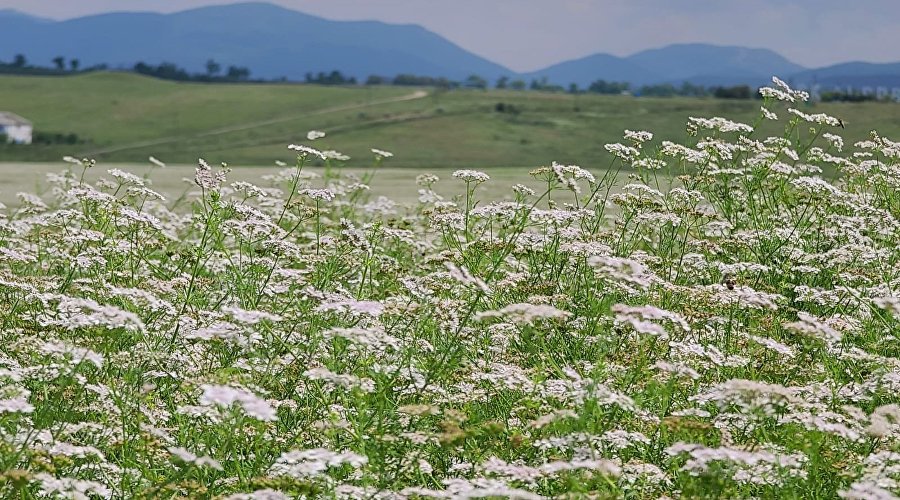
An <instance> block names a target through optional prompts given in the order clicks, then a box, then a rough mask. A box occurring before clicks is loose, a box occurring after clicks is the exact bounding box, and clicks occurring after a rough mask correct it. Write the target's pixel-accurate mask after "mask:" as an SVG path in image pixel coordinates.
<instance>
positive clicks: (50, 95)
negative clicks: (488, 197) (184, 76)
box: [0, 72, 900, 170]
mask: <svg viewBox="0 0 900 500" xmlns="http://www.w3.org/2000/svg"><path fill="white" fill-rule="evenodd" d="M426 92H427V93H426ZM500 103H503V104H504V106H503V107H500V106H498V104H500ZM0 109H3V110H10V111H13V112H15V113H17V114H20V115H22V116H24V117H26V118H28V119H29V120H31V121H32V122H33V123H34V127H35V132H36V133H38V132H39V133H52V134H76V135H77V137H78V138H79V139H80V140H82V141H84V142H80V143H77V144H63V143H53V144H35V145H32V146H20V145H0V162H8V161H59V159H60V158H62V157H63V156H64V155H72V156H77V157H90V158H95V159H97V160H98V161H100V162H101V163H104V164H107V163H109V162H139V163H145V162H146V160H147V157H148V156H150V155H153V156H155V157H157V158H160V159H162V160H163V161H166V162H168V163H172V164H177V163H186V164H189V163H192V162H195V161H196V160H197V158H198V157H203V158H205V159H207V160H209V161H210V162H220V161H225V162H228V163H229V164H232V165H256V166H265V165H272V164H273V162H274V161H275V160H283V161H291V157H292V154H291V152H290V151H289V150H288V149H287V148H286V146H287V145H288V144H291V143H305V142H306V133H307V131H309V130H313V129H315V130H322V131H325V132H326V133H327V134H328V135H327V137H325V138H324V139H320V140H318V141H316V142H315V143H314V146H315V147H317V148H320V149H332V148H334V149H337V150H339V151H341V152H343V153H346V154H348V155H350V156H351V157H353V159H354V160H353V161H352V162H351V164H353V165H360V162H362V164H363V165H365V164H367V163H366V162H367V161H368V159H369V158H370V157H371V152H370V148H372V147H376V148H380V149H385V150H388V151H392V152H394V153H396V157H394V158H391V159H390V161H389V165H390V166H392V167H411V168H417V169H419V168H426V167H427V168H432V167H453V168H488V167H491V166H521V167H523V168H525V169H526V170H527V169H530V168H533V167H535V166H538V165H546V164H549V163H550V162H551V161H554V160H555V161H559V162H563V163H575V164H580V165H582V166H584V167H600V166H604V165H608V164H609V161H610V156H609V153H607V151H606V150H605V149H604V147H603V145H604V144H606V143H609V142H618V141H620V140H621V137H622V132H623V130H625V129H630V130H650V131H653V132H654V134H655V138H654V141H655V144H658V143H659V141H662V140H673V141H674V140H684V139H685V133H686V132H685V123H686V121H687V119H688V117H689V116H728V117H729V118H732V119H734V120H737V121H741V122H744V123H754V121H755V120H756V119H758V117H759V102H758V101H756V100H729V99H712V98H705V99H698V98H681V97H674V98H651V97H641V98H638V97H633V96H622V95H615V96H607V95H595V94H574V95H573V94H565V93H552V92H519V91H512V90H505V91H504V90H488V91H485V92H482V91H478V90H468V89H459V90H450V91H447V92H433V91H432V90H431V89H428V90H426V91H422V90H419V89H414V88H409V87H397V86H375V87H372V86H369V87H361V86H359V87H338V86H320V85H293V84H269V85H256V84H232V85H209V84H201V83H180V82H171V81H164V80H158V79H154V78H148V77H143V76H139V75H134V74H129V73H103V72H96V73H89V74H82V75H76V76H65V77H58V76H54V77H50V76H44V77H37V76H0ZM804 109H808V112H823V113H828V114H831V115H835V116H840V117H841V118H842V119H843V120H844V121H845V122H846V123H847V128H846V129H841V130H840V133H841V135H842V136H843V137H844V138H845V140H846V141H847V143H853V142H855V141H858V140H863V139H865V138H867V137H868V136H869V131H870V130H871V129H872V128H874V129H877V130H879V132H881V133H882V134H883V135H884V136H885V137H889V138H892V139H895V140H896V138H898V137H900V123H898V122H897V120H896V117H897V116H898V114H897V113H898V110H900V104H895V103H872V102H869V103H854V104H847V103H814V104H810V105H809V107H808V108H804ZM779 113H782V112H781V111H779ZM783 116H784V115H783ZM783 131H784V121H780V122H768V121H767V122H763V123H762V124H760V136H761V137H765V136H766V135H773V134H774V135H781V134H782V133H783ZM650 147H652V146H650V145H648V148H650Z"/></svg>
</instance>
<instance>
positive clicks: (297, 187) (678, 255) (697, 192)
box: [0, 79, 900, 500]
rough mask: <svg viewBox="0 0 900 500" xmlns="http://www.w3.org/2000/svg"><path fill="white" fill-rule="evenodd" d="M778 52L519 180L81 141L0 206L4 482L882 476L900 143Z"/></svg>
mask: <svg viewBox="0 0 900 500" xmlns="http://www.w3.org/2000/svg"><path fill="white" fill-rule="evenodd" d="M773 81H774V84H773V86H772V87H770V88H764V89H762V94H763V97H764V99H763V100H762V101H760V102H762V103H763V107H762V108H761V109H760V114H759V118H758V120H759V122H757V123H753V124H745V123H737V122H733V121H730V120H728V119H725V118H720V117H716V118H691V119H690V120H689V122H688V124H687V130H688V140H687V141H685V143H684V144H676V143H672V142H664V143H663V144H662V146H661V147H659V148H650V147H648V146H644V145H645V144H646V143H647V142H648V141H650V140H651V139H652V134H651V133H649V132H643V131H625V135H624V139H623V140H622V142H621V143H615V144H608V145H606V150H607V151H608V152H609V153H610V159H611V163H610V165H608V166H604V168H603V169H602V170H601V169H596V170H595V169H588V168H581V167H577V166H571V165H559V164H555V163H554V164H552V165H549V166H544V167H539V168H536V169H534V170H533V171H532V172H531V175H532V176H533V177H534V179H535V182H533V183H531V184H529V186H525V185H514V186H510V188H509V190H508V193H509V194H508V196H507V198H506V200H505V201H489V200H482V199H480V198H479V194H480V192H481V191H482V189H483V187H484V186H485V185H486V183H491V182H494V181H492V180H491V179H490V178H489V176H488V175H487V174H485V173H482V172H479V171H475V170H459V171H456V172H455V173H454V174H453V175H452V178H444V179H438V178H437V177H436V176H434V175H430V174H427V173H421V174H420V175H419V176H418V178H417V184H418V185H419V192H418V201H417V202H416V203H411V204H399V203H396V202H394V201H392V200H390V199H388V198H385V197H375V196H371V195H370V194H369V193H368V191H367V183H369V182H371V180H372V178H373V176H377V175H378V167H379V166H380V165H382V164H383V163H385V164H387V163H389V162H390V158H391V156H392V154H391V153H389V152H386V151H380V150H377V149H373V150H372V153H373V155H374V158H375V160H374V166H373V167H372V168H371V169H368V170H367V171H366V172H365V173H364V174H363V175H361V176H356V175H347V174H345V173H342V171H341V168H340V166H341V165H342V164H343V163H344V162H345V161H346V157H344V156H343V155H341V154H340V153H337V152H334V151H320V150H319V149H317V148H316V147H315V146H316V145H317V144H318V143H321V136H322V134H321V133H319V132H315V131H313V132H310V134H309V135H308V137H307V139H308V140H307V141H305V142H304V144H296V145H291V146H290V148H291V149H292V150H293V151H294V152H295V153H296V154H297V163H296V165H295V166H290V167H289V166H285V169H284V170H283V171H282V172H281V173H279V174H277V175H267V176H265V178H262V179H260V182H259V183H256V184H251V183H248V182H243V181H241V182H231V181H229V179H228V171H227V168H225V167H224V166H222V167H219V166H211V165H208V164H207V163H206V162H204V161H203V160H200V162H199V166H198V167H197V170H196V176H195V178H194V179H192V180H191V181H192V188H190V189H189V190H187V191H185V192H184V193H177V192H176V193H158V192H156V191H154V189H153V185H152V184H151V183H150V181H149V180H148V179H147V178H146V177H140V176H136V175H134V174H130V173H128V172H124V171H121V170H117V169H111V170H109V171H108V174H109V175H108V177H105V178H104V179H103V180H101V181H98V182H94V183H89V182H86V181H85V180H84V172H85V171H87V170H88V169H99V168H101V167H100V166H97V165H95V164H94V162H93V161H91V160H88V159H84V160H79V159H74V158H69V159H68V160H69V162H70V166H69V168H68V170H66V171H65V172H63V173H61V174H59V175H52V176H49V178H48V179H47V183H48V186H49V188H50V189H49V190H48V194H46V195H43V196H40V197H39V196H37V195H35V194H29V193H20V194H19V201H20V203H19V204H17V205H16V206H10V207H0V324H2V328H0V341H2V345H3V349H2V350H0V497H2V498H219V499H223V498H227V499H234V500H238V499H267V500H270V499H282V498H297V497H307V498H376V499H395V498H396V499H401V498H485V497H493V498H519V499H532V498H545V497H546V498H666V497H669V498H682V497H687V498H698V497H708V498H747V497H754V498H834V497H836V496H841V497H843V498H852V499H856V498H858V499H863V498H867V499H868V498H879V499H880V498H893V497H894V496H893V495H894V494H895V493H900V406H898V399H900V398H898V392H900V358H898V356H900V338H898V333H900V291H898V287H900V263H898V260H900V250H898V242H900V223H898V218H900V142H892V141H890V140H889V139H887V138H885V137H881V136H880V135H878V133H876V132H872V134H871V138H870V139H869V140H867V141H862V142H858V143H856V144H844V141H843V139H842V138H841V137H840V135H839V133H840V131H841V129H842V127H843V123H842V121H841V120H840V119H839V118H836V117H831V116H827V115H824V114H808V113H806V112H804V111H803V110H802V109H805V104H804V101H806V100H807V99H808V96H807V95H806V94H805V93H804V92H802V91H796V90H792V89H790V88H789V87H788V86H787V85H786V84H784V83H783V82H781V81H780V80H778V79H774V80H773ZM763 120H778V121H780V122H783V124H784V134H783V135H782V136H779V137H763V136H760V135H759V134H757V133H756V132H755V130H756V128H757V127H758V125H759V123H761V122H762V121H763ZM397 153H398V154H402V152H397ZM351 162H352V160H351ZM322 163H324V164H325V165H326V169H325V171H324V173H323V174H322V175H312V174H310V173H309V172H308V170H306V169H305V167H309V166H310V165H314V164H315V165H318V164H322ZM158 168H159V169H160V170H157V173H159V172H164V170H161V169H163V168H164V165H162V164H161V163H159V165H158ZM417 173H419V172H411V174H410V175H415V174H417ZM446 183H453V184H455V185H456V186H458V187H459V190H460V192H462V193H464V194H462V195H460V196H458V197H455V198H453V199H450V198H448V197H446V196H441V195H439V194H438V193H437V192H436V186H438V185H441V184H446ZM534 186H540V188H539V189H534Z"/></svg>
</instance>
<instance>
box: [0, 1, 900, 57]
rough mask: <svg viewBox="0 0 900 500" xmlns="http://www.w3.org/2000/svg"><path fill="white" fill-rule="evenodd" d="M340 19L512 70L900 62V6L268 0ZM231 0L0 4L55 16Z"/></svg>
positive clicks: (180, 7) (176, 7)
mask: <svg viewBox="0 0 900 500" xmlns="http://www.w3.org/2000/svg"><path fill="white" fill-rule="evenodd" d="M270 1H271V2H272V3H277V4H280V5H283V6H285V7H289V8H292V9H295V10H299V11H303V12H306V13H309V14H314V15H318V16H322V17H326V18H329V19H337V20H380V21H385V22H389V23H415V24H419V25H422V26H424V27H426V28H428V29H430V30H431V31H434V32H435V33H438V34H440V35H442V36H444V37H446V38H448V39H449V40H451V41H453V42H454V43H456V44H458V45H460V46H462V47H463V48H465V49H467V50H470V51H472V52H475V53H476V54H479V55H481V56H484V57H487V58H488V59H491V60H493V61H495V62H498V63H500V64H503V65H506V66H508V67H509V68H511V69H513V70H516V71H529V70H536V69H539V68H541V67H544V66H547V65H549V64H553V63H556V62H560V61H563V60H567V59H574V58H577V57H582V56H586V55H589V54H593V53H597V52H607V53H610V54H615V55H619V56H623V55H630V54H633V53H634V52H637V51H640V50H642V49H647V48H656V47H662V46H664V45H667V44H670V43H679V42H707V43H715V44H719V45H741V46H747V47H763V48H770V49H773V50H776V51H777V52H779V53H781V54H782V55H783V56H785V57H787V58H788V59H791V60H792V61H794V62H796V63H799V64H802V65H804V66H824V65H827V64H832V63H836V62H845V61H851V60H864V61H872V62H894V61H900V0H270ZM222 3H237V2H234V1H232V0H0V8H14V9H17V10H20V11H24V12H28V13H30V14H35V15H40V16H43V17H50V18H54V19H68V18H72V17H78V16H83V15H88V14H94V13H100V12H112V11H156V12H174V11H178V10H185V9H188V8H192V7H197V6H201V5H213V4H222Z"/></svg>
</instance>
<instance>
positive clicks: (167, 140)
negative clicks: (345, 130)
mask: <svg viewBox="0 0 900 500" xmlns="http://www.w3.org/2000/svg"><path fill="white" fill-rule="evenodd" d="M427 96H428V92H426V91H424V90H417V91H415V92H412V93H410V94H406V95H402V96H399V97H390V98H387V99H378V100H375V101H371V102H367V103H365V104H345V105H342V106H333V107H330V108H324V109H316V110H312V111H307V112H305V113H302V114H296V115H291V116H282V117H280V118H273V119H271V120H261V121H256V122H249V123H242V124H240V125H231V126H228V127H222V128H217V129H212V130H207V131H206V132H201V133H199V134H192V135H179V136H173V137H162V138H159V139H152V140H148V141H140V142H132V143H129V144H123V145H121V146H114V147H111V148H105V149H96V150H93V151H87V152H84V153H79V154H78V156H82V157H88V158H90V157H94V156H98V155H102V154H109V153H118V152H120V151H127V150H129V149H138V148H144V147H148V146H160V145H164V144H171V143H173V142H181V141H184V140H189V139H197V138H201V137H209V136H213V135H220V134H228V133H231V132H240V131H242V130H250V129H254V128H257V127H265V126H267V125H274V124H276V123H284V122H289V121H292V120H298V119H300V118H303V117H306V116H316V115H327V114H330V113H339V112H342V111H351V110H354V109H362V108H368V107H371V106H379V105H381V104H391V103H395V102H403V101H413V100H416V99H422V98H424V97H427Z"/></svg>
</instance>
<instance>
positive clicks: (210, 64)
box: [206, 59, 222, 76]
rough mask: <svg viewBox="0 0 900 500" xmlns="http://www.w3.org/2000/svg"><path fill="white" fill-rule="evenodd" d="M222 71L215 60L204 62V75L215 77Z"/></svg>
mask: <svg viewBox="0 0 900 500" xmlns="http://www.w3.org/2000/svg"><path fill="white" fill-rule="evenodd" d="M220 71H222V65H221V64H219V63H217V62H216V61H215V59H210V60H208V61H206V74H207V75H209V76H216V75H218V74H219V72H220Z"/></svg>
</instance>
